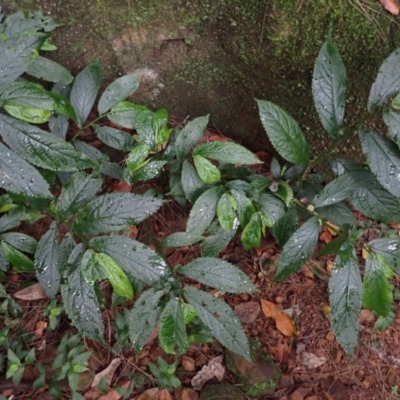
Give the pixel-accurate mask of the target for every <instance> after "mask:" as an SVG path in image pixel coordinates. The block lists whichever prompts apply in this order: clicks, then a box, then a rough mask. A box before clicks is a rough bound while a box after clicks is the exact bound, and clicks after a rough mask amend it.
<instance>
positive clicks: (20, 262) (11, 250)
mask: <svg viewBox="0 0 400 400" xmlns="http://www.w3.org/2000/svg"><path fill="white" fill-rule="evenodd" d="M1 248H2V250H3V254H4V256H5V258H6V259H7V261H8V262H9V263H10V264H11V265H12V266H13V267H15V271H16V272H22V271H33V261H32V260H31V259H30V258H28V257H27V256H26V255H25V254H24V253H21V252H20V251H19V250H17V249H16V248H15V247H12V246H10V245H9V244H7V243H6V242H1Z"/></svg>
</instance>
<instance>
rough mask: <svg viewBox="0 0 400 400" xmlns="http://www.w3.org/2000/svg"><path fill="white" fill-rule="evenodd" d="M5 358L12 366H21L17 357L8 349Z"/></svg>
mask: <svg viewBox="0 0 400 400" xmlns="http://www.w3.org/2000/svg"><path fill="white" fill-rule="evenodd" d="M7 358H8V361H9V362H10V363H12V364H18V365H19V364H21V360H20V359H19V357H18V356H17V355H16V354H15V353H14V352H13V351H12V350H11V349H10V348H9V349H7Z"/></svg>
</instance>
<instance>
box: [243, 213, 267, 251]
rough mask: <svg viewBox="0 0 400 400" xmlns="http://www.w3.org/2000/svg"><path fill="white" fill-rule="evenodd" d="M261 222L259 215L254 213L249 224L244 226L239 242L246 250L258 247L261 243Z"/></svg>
mask: <svg viewBox="0 0 400 400" xmlns="http://www.w3.org/2000/svg"><path fill="white" fill-rule="evenodd" d="M261 229H262V221H261V216H260V214H259V213H254V214H253V215H252V216H251V218H250V221H249V223H248V224H247V225H246V226H245V228H244V229H243V232H242V236H241V241H242V243H243V247H244V248H245V249H246V250H250V249H251V248H253V247H259V246H260V243H261Z"/></svg>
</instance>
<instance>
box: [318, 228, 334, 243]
mask: <svg viewBox="0 0 400 400" xmlns="http://www.w3.org/2000/svg"><path fill="white" fill-rule="evenodd" d="M319 240H321V241H322V242H324V243H330V242H332V235H331V234H330V233H329V232H328V230H326V231H325V230H324V231H323V232H322V233H321V234H320V235H319Z"/></svg>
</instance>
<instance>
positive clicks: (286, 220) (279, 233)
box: [271, 205, 297, 247]
mask: <svg viewBox="0 0 400 400" xmlns="http://www.w3.org/2000/svg"><path fill="white" fill-rule="evenodd" d="M296 228H297V212H296V207H294V205H291V206H290V207H289V208H288V210H287V212H286V213H285V214H283V216H282V217H281V218H280V219H279V220H278V221H277V222H276V223H275V224H274V225H273V226H272V230H271V233H272V236H273V237H274V238H275V240H276V243H278V246H279V247H283V246H284V245H285V244H286V242H287V241H288V240H289V238H290V237H291V236H292V234H293V232H294V231H295V230H296Z"/></svg>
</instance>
